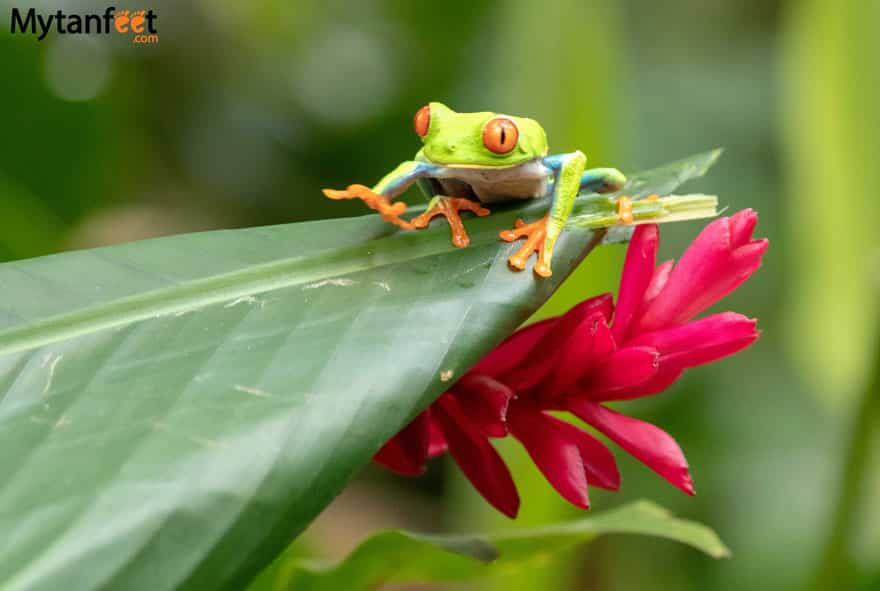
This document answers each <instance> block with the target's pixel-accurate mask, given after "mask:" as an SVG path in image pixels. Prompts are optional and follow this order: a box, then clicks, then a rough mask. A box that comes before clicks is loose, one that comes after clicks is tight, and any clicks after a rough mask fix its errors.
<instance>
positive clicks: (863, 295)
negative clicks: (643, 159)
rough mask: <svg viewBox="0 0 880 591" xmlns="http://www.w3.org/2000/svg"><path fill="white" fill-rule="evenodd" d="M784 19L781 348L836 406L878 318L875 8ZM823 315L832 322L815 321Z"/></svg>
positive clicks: (864, 5)
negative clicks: (786, 179)
mask: <svg viewBox="0 0 880 591" xmlns="http://www.w3.org/2000/svg"><path fill="white" fill-rule="evenodd" d="M791 16H792V18H791V19H790V23H789V27H788V35H787V38H786V40H787V44H786V46H785V49H786V52H785V54H784V55H785V61H784V64H785V66H786V68H785V70H784V73H785V75H786V76H785V79H784V81H785V83H786V91H787V97H786V98H787V100H786V102H785V108H784V110H783V121H784V122H785V124H786V125H785V132H786V133H785V136H784V139H785V140H786V142H787V143H786V147H787V148H788V151H787V152H786V155H787V157H788V158H787V165H788V170H789V172H790V173H791V175H790V179H791V181H790V188H791V191H790V192H789V195H788V198H789V207H788V208H787V209H786V219H787V224H786V228H787V229H788V233H787V236H786V241H787V246H788V249H789V252H790V253H791V255H792V256H790V257H789V259H788V260H789V262H790V263H791V265H792V266H793V269H792V273H791V275H790V277H791V278H790V281H789V282H788V288H789V294H788V297H787V298H786V301H787V302H788V303H789V305H787V306H786V308H787V310H788V312H789V314H788V320H789V321H790V327H791V330H790V331H789V332H788V337H789V343H788V344H789V345H790V347H791V348H792V350H793V351H794V352H795V354H796V355H797V358H798V361H799V362H800V369H801V370H802V371H803V372H805V373H806V374H807V375H808V376H810V377H811V378H813V379H816V380H818V382H817V384H818V387H817V388H816V392H818V393H821V395H822V396H823V397H824V398H825V399H826V401H829V402H834V403H840V402H846V401H851V400H852V399H853V397H854V396H855V395H856V394H857V392H858V388H859V387H860V386H861V385H862V382H863V378H862V376H864V375H866V373H867V371H868V369H869V367H868V364H869V358H868V356H869V355H870V347H869V343H871V342H872V339H873V331H874V327H875V326H876V323H875V322H874V319H875V318H876V317H877V305H876V302H877V271H876V270H877V260H876V247H877V245H878V241H877V228H876V226H877V219H878V216H880V206H878V201H877V199H876V189H875V188H876V187H877V185H878V183H880V168H878V167H877V165H876V159H877V154H878V153H880V135H878V133H877V130H878V129H880V110H878V109H877V105H878V104H880V62H878V60H877V56H878V55H880V37H878V36H877V24H878V23H880V3H878V2H876V1H874V0H843V1H837V0H806V1H804V2H800V3H794V4H792V6H791ZM817 191H818V192H819V193H821V194H822V195H823V196H824V197H823V198H817V197H816V193H817ZM829 201H834V202H836V203H838V204H839V207H838V206H835V207H829ZM818 235H822V236H828V237H829V239H826V240H816V239H815V236H818ZM841 263H843V264H841ZM829 309H833V311H834V320H833V321H827V320H825V318H826V317H827V314H828V310H829ZM817 360H826V362H824V363H816V361H817Z"/></svg>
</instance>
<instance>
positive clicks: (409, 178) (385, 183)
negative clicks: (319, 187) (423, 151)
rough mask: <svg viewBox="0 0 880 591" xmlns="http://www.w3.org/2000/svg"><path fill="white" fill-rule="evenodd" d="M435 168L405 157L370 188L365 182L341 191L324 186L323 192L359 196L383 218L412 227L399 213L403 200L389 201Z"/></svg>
mask: <svg viewBox="0 0 880 591" xmlns="http://www.w3.org/2000/svg"><path fill="white" fill-rule="evenodd" d="M435 169H436V167H435V166H434V165H432V164H429V163H427V162H420V161H415V160H408V161H406V162H402V163H401V164H400V165H399V166H398V167H397V168H395V169H394V170H392V171H391V172H389V173H388V174H386V175H385V176H384V177H383V178H382V180H380V181H379V182H378V183H376V185H375V186H374V187H373V188H372V189H370V188H369V187H366V186H364V185H349V186H348V187H347V188H346V189H345V190H342V191H336V190H334V189H324V195H326V196H327V197H329V198H330V199H361V200H362V201H363V202H364V203H366V204H367V206H368V207H370V208H372V209H375V210H376V211H377V212H379V215H381V216H382V218H383V219H384V220H385V221H387V222H390V223H392V224H395V225H397V226H400V227H401V228H403V229H405V230H411V229H413V228H415V227H416V226H414V225H413V224H412V223H410V222H408V221H407V220H405V219H403V218H401V217H400V216H402V215H403V214H404V212H406V203H403V202H402V201H398V202H396V203H392V202H391V199H393V198H394V197H397V196H398V195H400V194H401V193H403V192H404V191H405V190H406V189H407V188H408V187H409V186H410V185H412V184H413V183H414V182H416V181H417V180H419V179H421V178H425V177H427V176H430V175H431V174H432V173H433V172H434V171H435Z"/></svg>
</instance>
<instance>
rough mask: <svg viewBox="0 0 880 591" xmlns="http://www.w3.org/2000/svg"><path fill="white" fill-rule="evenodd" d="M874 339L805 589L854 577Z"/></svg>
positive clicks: (878, 377)
mask: <svg viewBox="0 0 880 591" xmlns="http://www.w3.org/2000/svg"><path fill="white" fill-rule="evenodd" d="M876 332H877V338H876V340H875V343H874V363H873V366H872V370H871V376H870V377H869V379H868V381H867V384H866V387H865V391H864V392H863V393H862V398H861V400H860V401H859V404H858V406H857V408H856V409H855V416H854V417H853V418H852V425H851V426H850V429H849V430H848V434H849V440H848V441H847V444H846V451H845V454H846V455H845V457H844V458H843V460H844V461H843V462H842V464H841V468H840V475H839V477H838V478H837V482H838V483H840V489H839V491H838V496H837V501H836V503H835V508H834V513H833V515H832V517H831V523H830V527H829V533H828V537H827V538H826V540H825V543H824V547H823V550H822V554H821V556H820V558H819V560H818V561H817V568H816V571H815V572H814V573H813V576H812V580H811V582H810V585H809V586H808V587H807V588H808V589H812V590H814V591H825V590H827V589H851V588H853V587H854V585H855V582H856V577H857V565H856V563H855V560H854V558H853V554H852V548H851V544H852V539H853V535H854V534H855V533H856V531H857V529H858V526H859V509H860V501H861V497H862V493H863V492H864V490H865V480H866V478H867V477H868V467H869V465H870V460H871V458H870V452H871V441H872V432H873V428H874V426H875V425H876V419H877V417H878V415H880V396H878V392H880V330H878V331H876Z"/></svg>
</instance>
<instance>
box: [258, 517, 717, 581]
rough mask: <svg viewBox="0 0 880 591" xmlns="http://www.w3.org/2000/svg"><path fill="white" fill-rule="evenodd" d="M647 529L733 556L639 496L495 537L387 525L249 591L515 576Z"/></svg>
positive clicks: (275, 573)
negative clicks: (340, 555)
mask: <svg viewBox="0 0 880 591" xmlns="http://www.w3.org/2000/svg"><path fill="white" fill-rule="evenodd" d="M616 533H628V534H644V535H649V536H656V537H661V538H667V539H670V540H675V541H677V542H681V543H684V544H688V545H690V546H693V547H694V548H697V549H698V550H701V551H703V552H705V553H706V554H708V555H710V556H712V557H714V558H721V557H725V556H727V555H728V554H729V551H728V549H727V548H726V547H725V546H724V544H723V543H722V542H721V540H720V539H718V536H717V535H716V534H715V532H713V531H712V530H711V529H709V528H707V527H706V526H704V525H700V524H698V523H694V522H692V521H684V520H681V519H676V518H675V517H673V516H672V515H671V514H670V513H669V512H668V511H666V510H664V509H662V508H660V507H658V506H657V505H655V504H653V503H650V502H648V501H640V502H637V503H633V504H630V505H627V506H625V507H621V508H619V509H615V510H613V511H608V512H606V513H602V514H594V515H591V516H590V517H586V518H582V519H578V520H574V521H570V522H567V523H562V524H557V525H550V526H544V527H540V528H530V529H523V530H519V531H516V532H509V533H505V534H496V535H492V536H485V537H483V536H468V535H456V536H426V535H421V534H413V533H409V532H403V531H385V532H381V533H378V534H375V535H373V536H371V537H370V538H368V539H367V540H364V541H363V542H362V543H361V544H360V545H359V546H358V547H357V548H356V549H355V550H354V551H353V552H352V553H351V554H350V555H349V556H348V557H346V558H345V559H344V560H342V561H341V562H339V563H338V564H335V565H327V564H321V563H316V562H314V561H308V560H304V559H302V558H298V557H291V558H287V557H282V558H281V559H279V560H278V561H277V562H276V563H275V564H273V565H272V567H271V568H270V569H268V570H267V571H266V572H265V573H263V574H262V575H261V576H260V578H259V579H258V580H257V581H256V582H255V583H254V584H253V585H252V586H251V587H250V591H284V590H290V591H294V590H295V591H336V590H337V589H345V590H346V591H367V590H370V589H376V588H378V587H379V586H380V585H383V584H393V583H411V582H433V581H462V580H468V579H473V578H478V577H486V576H491V575H492V574H496V573H499V572H502V573H504V574H505V575H515V574H517V573H521V572H527V571H528V570H530V567H533V566H534V565H536V564H543V563H547V562H548V561H551V560H554V559H555V558H556V557H558V555H559V554H560V553H562V552H564V551H565V550H568V549H569V548H571V547H573V546H576V545H580V544H585V543H587V542H591V541H592V540H594V539H596V538H597V537H599V536H601V535H604V534H616Z"/></svg>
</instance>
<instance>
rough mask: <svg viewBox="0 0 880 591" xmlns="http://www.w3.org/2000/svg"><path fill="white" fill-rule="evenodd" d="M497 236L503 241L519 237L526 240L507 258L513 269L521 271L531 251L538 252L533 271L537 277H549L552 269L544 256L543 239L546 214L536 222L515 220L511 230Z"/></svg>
mask: <svg viewBox="0 0 880 591" xmlns="http://www.w3.org/2000/svg"><path fill="white" fill-rule="evenodd" d="M499 236H500V237H501V239H502V240H504V241H505V242H513V241H514V240H519V239H520V238H525V239H526V241H525V243H523V245H522V247H520V249H519V250H518V251H516V252H515V253H514V254H512V255H510V257H509V258H508V259H507V264H508V265H509V266H510V268H511V269H513V270H515V271H522V270H524V269H525V268H526V261H528V259H529V257H530V256H532V253H537V254H538V260H537V261H536V262H535V267H534V269H533V270H534V272H535V275H538V276H539V277H550V275H552V274H553V273H552V271H551V270H550V264H549V262H547V261H546V260H545V257H544V239H545V238H546V237H547V216H544V217H543V218H541V219H540V220H538V221H536V222H532V223H531V224H526V223H525V222H523V221H522V220H516V223H515V224H514V227H513V229H512V230H503V231H502V232H501V233H500V234H499Z"/></svg>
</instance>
